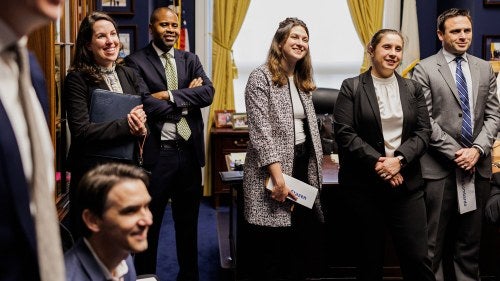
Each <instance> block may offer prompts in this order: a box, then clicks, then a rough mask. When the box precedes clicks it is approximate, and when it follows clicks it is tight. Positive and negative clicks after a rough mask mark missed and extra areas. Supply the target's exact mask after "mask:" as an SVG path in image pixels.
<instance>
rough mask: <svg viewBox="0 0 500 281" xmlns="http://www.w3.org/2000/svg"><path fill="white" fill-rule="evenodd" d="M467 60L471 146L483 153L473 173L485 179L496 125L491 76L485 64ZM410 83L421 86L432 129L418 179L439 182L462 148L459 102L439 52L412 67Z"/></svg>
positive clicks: (498, 116) (451, 168)
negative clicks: (469, 86)
mask: <svg viewBox="0 0 500 281" xmlns="http://www.w3.org/2000/svg"><path fill="white" fill-rule="evenodd" d="M467 59H468V61H469V68H470V73H471V76H472V95H473V102H474V117H473V118H474V120H473V122H474V132H473V137H474V144H477V145H479V146H481V147H482V148H483V150H484V152H485V154H484V155H483V156H481V158H480V159H479V161H478V162H477V164H476V171H477V172H478V173H479V174H480V175H481V176H482V177H485V178H489V177H490V176H491V146H492V144H493V140H494V137H495V136H496V135H497V132H498V126H499V123H500V122H499V120H500V113H499V102H498V98H497V95H496V89H497V86H496V81H495V75H494V73H493V70H492V69H491V66H490V64H489V63H488V62H486V61H484V60H482V59H480V58H477V57H474V56H472V55H470V54H467ZM412 79H414V80H416V81H418V82H420V84H422V89H423V92H424V95H425V99H426V102H427V108H428V109H429V115H430V118H431V126H432V135H431V140H430V145H429V150H428V151H427V153H426V154H425V155H424V156H423V157H422V158H421V163H422V175H423V177H424V178H427V179H441V178H444V177H446V176H447V175H448V174H449V173H450V172H453V171H455V167H456V165H455V163H454V162H453V160H454V159H455V152H456V151H458V150H459V149H460V148H462V146H461V145H460V142H459V141H460V134H461V126H462V117H461V116H462V109H461V107H460V98H459V95H458V90H457V86H456V83H455V80H454V79H453V76H452V74H451V71H450V68H449V66H448V63H447V62H446V59H445V57H444V54H443V50H440V51H439V52H438V53H437V54H435V55H433V56H430V57H428V58H426V59H424V60H422V61H421V62H420V63H419V64H418V65H417V66H415V69H414V71H413V75H412ZM469 90H470V89H469Z"/></svg>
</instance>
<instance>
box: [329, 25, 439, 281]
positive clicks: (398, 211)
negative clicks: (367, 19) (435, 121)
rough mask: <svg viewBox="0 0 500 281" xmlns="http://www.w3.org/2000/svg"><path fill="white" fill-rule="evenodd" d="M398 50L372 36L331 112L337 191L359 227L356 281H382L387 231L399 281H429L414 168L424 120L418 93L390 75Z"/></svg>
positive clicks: (423, 145) (385, 37) (397, 42)
mask: <svg viewBox="0 0 500 281" xmlns="http://www.w3.org/2000/svg"><path fill="white" fill-rule="evenodd" d="M403 46H404V40H403V36H402V35H401V34H400V33H399V32H398V31H396V30H390V29H382V30H379V31H378V32H376V33H375V35H374V36H373V38H372V39H371V41H370V43H369V44H368V46H367V51H368V54H369V55H370V57H371V63H372V67H370V69H369V70H368V71H366V72H364V73H362V74H361V75H359V76H357V77H353V78H349V79H346V80H345V81H344V82H343V83H342V87H341V89H340V93H339V97H338V99H337V102H336V104H335V112H334V119H335V123H334V127H335V136H336V140H337V143H338V146H339V158H340V170H339V183H340V186H341V188H342V190H343V191H344V194H346V196H347V200H349V203H350V204H349V205H348V206H352V207H353V209H352V210H350V211H351V213H352V214H353V215H354V219H355V221H357V222H359V224H358V225H359V226H360V229H359V231H358V232H359V235H360V236H361V237H360V242H361V243H359V244H358V245H359V247H360V249H359V250H360V251H359V253H358V255H357V256H358V257H359V265H358V270H359V272H358V280H369V281H377V280H382V267H383V258H384V243H385V241H384V240H385V229H386V227H387V228H388V230H389V231H390V233H391V235H392V238H393V241H394V245H395V248H396V252H397V254H398V256H399V261H400V264H401V270H402V274H403V277H404V280H415V281H424V280H435V279H434V274H433V273H432V271H431V269H430V259H429V257H428V256H427V221H426V211H425V205H424V198H423V196H424V193H423V191H422V185H423V180H422V176H421V172H420V163H419V158H420V157H421V156H422V155H423V154H424V152H425V150H426V149H427V145H428V142H429V137H430V121H429V113H428V111H427V107H426V104H425V99H424V95H423V93H422V89H421V87H420V85H419V84H418V83H416V82H414V81H412V80H409V79H405V78H402V77H401V76H399V75H398V74H397V73H396V72H395V70H396V68H397V67H398V66H399V64H400V62H401V58H402V54H403Z"/></svg>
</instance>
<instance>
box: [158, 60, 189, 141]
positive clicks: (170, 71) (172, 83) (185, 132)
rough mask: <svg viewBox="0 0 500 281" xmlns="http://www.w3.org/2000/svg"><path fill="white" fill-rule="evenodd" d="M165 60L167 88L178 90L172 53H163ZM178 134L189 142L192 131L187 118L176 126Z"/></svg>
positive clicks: (182, 119)
mask: <svg viewBox="0 0 500 281" xmlns="http://www.w3.org/2000/svg"><path fill="white" fill-rule="evenodd" d="M163 57H164V58H165V61H166V63H165V76H166V77H167V87H168V89H169V90H177V89H178V88H179V86H178V84H177V72H176V70H175V68H174V65H173V63H172V60H171V58H172V55H171V54H170V53H163ZM176 127H177V134H179V136H181V137H182V138H183V139H184V140H188V139H189V137H190V136H191V129H190V128H189V124H188V123H187V120H186V118H185V117H181V119H180V120H179V122H177V124H176Z"/></svg>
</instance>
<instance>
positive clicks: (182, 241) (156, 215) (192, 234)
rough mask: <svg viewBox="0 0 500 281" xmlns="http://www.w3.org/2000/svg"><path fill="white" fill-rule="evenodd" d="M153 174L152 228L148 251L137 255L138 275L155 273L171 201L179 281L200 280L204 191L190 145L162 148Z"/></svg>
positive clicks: (151, 185) (151, 192) (151, 186)
mask: <svg viewBox="0 0 500 281" xmlns="http://www.w3.org/2000/svg"><path fill="white" fill-rule="evenodd" d="M151 172H152V174H151V183H150V185H149V193H150V195H151V197H152V200H151V203H150V210H151V213H152V214H153V225H152V226H151V228H150V229H149V232H148V249H147V250H146V251H145V252H143V253H139V254H137V255H136V256H135V267H136V271H137V274H148V273H155V272H156V258H157V251H158V240H159V235H160V228H161V226H162V221H163V215H164V213H165V208H166V205H167V203H168V200H169V199H170V200H171V202H172V217H173V221H174V227H175V239H176V246H177V260H178V263H179V273H178V275H177V280H179V281H180V280H198V279H199V276H198V275H199V274H198V211H199V208H200V199H201V195H202V189H201V168H200V165H199V164H198V161H197V159H196V155H195V152H194V149H193V148H192V146H190V145H188V144H186V145H182V146H179V147H173V148H172V147H170V148H162V150H161V151H160V157H159V160H158V162H157V163H156V165H155V166H154V167H153V169H152V171H151Z"/></svg>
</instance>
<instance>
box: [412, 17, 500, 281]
mask: <svg viewBox="0 0 500 281" xmlns="http://www.w3.org/2000/svg"><path fill="white" fill-rule="evenodd" d="M437 26H438V30H437V35H438V37H439V40H440V41H441V42H442V45H443V48H442V49H441V50H440V51H439V52H438V53H437V54H435V55H433V56H431V57H429V58H426V59H424V60H422V61H421V62H420V63H419V64H418V65H417V66H415V69H414V72H413V76H412V78H413V79H414V80H416V81H418V82H420V83H421V84H422V87H423V90H424V94H425V98H426V101H427V107H428V109H429V115H430V118H431V125H432V135H431V141H430V144H429V150H428V152H427V153H426V154H425V155H424V156H423V157H422V158H421V164H422V174H423V177H424V179H425V181H426V187H425V192H426V198H425V199H426V205H427V217H428V222H429V224H428V227H429V229H428V231H429V255H430V257H431V259H432V262H433V270H434V273H435V275H436V280H444V278H445V277H446V280H455V279H456V280H460V281H466V280H479V269H478V267H479V266H478V261H479V241H480V238H481V222H482V214H483V209H484V204H485V202H486V198H487V197H488V194H489V179H490V177H491V153H490V151H491V146H492V143H493V139H494V136H496V134H497V130H498V125H499V120H500V116H499V103H498V99H497V96H496V83H495V75H494V73H493V71H492V69H491V67H490V65H489V63H488V62H486V61H484V60H482V59H479V58H477V57H474V56H472V55H470V54H467V53H466V52H467V50H468V49H469V46H470V44H471V41H472V20H471V17H470V15H469V12H468V11H467V10H461V9H455V8H453V9H450V10H447V11H445V12H443V13H442V14H441V15H440V16H439V17H438V19H437ZM457 179H458V183H459V184H458V187H457ZM474 196H475V197H474ZM457 198H459V199H457ZM474 203H476V206H475V208H474ZM445 237H446V238H445ZM444 241H446V247H445V245H444V244H445V243H444ZM449 242H451V243H449ZM448 246H450V248H448ZM445 248H446V249H445ZM448 254H449V255H448ZM443 269H444V270H443ZM448 274H450V275H451V276H448ZM444 275H446V276H444ZM453 275H454V276H453Z"/></svg>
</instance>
